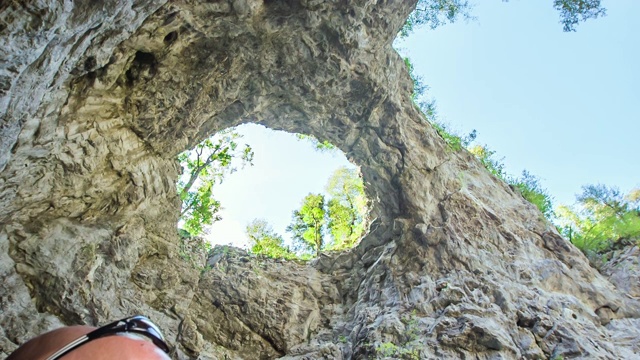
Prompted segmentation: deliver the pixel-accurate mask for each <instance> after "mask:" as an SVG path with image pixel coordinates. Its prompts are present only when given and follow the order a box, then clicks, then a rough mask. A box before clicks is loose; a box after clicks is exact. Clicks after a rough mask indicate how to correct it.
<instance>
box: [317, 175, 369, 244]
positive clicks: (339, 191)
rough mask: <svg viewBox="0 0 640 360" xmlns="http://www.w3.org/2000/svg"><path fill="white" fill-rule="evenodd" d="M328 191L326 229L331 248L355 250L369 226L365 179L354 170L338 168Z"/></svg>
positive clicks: (331, 178)
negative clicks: (330, 239) (330, 240)
mask: <svg viewBox="0 0 640 360" xmlns="http://www.w3.org/2000/svg"><path fill="white" fill-rule="evenodd" d="M326 191H327V193H328V194H329V195H330V196H331V198H330V200H329V202H328V203H327V204H328V206H327V216H328V225H327V227H328V231H329V233H330V235H331V238H332V242H331V244H330V246H329V248H330V249H331V250H344V249H348V248H352V247H354V246H355V245H356V243H357V242H358V240H359V239H360V237H361V236H362V234H363V233H364V229H365V226H366V225H367V222H366V214H367V211H368V206H367V205H368V204H367V198H366V196H365V194H364V183H363V182H362V178H360V176H359V174H358V173H357V171H356V170H355V169H347V168H346V167H342V168H339V169H337V170H336V171H335V172H334V173H333V174H332V175H331V177H330V178H329V181H328V182H327V186H326Z"/></svg>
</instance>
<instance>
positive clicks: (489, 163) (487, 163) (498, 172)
mask: <svg viewBox="0 0 640 360" xmlns="http://www.w3.org/2000/svg"><path fill="white" fill-rule="evenodd" d="M468 150H469V152H470V153H472V154H473V155H475V156H476V157H477V158H478V160H480V162H481V163H482V165H484V167H485V168H486V169H487V170H489V172H490V173H491V174H493V176H496V177H498V178H500V179H503V180H504V179H506V177H507V174H506V172H505V171H504V164H503V163H502V162H501V161H502V160H496V159H494V158H493V156H494V155H495V153H496V152H495V151H493V150H491V149H489V148H488V147H487V146H486V145H474V146H471V147H469V148H468Z"/></svg>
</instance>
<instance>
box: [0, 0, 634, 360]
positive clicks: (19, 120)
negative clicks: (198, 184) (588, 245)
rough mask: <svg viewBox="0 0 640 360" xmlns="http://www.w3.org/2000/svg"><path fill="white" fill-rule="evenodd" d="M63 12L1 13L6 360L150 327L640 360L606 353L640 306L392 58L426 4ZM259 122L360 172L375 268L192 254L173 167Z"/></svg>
mask: <svg viewBox="0 0 640 360" xmlns="http://www.w3.org/2000/svg"><path fill="white" fill-rule="evenodd" d="M46 5H47V6H45V7H43V8H46V9H48V10H47V11H35V10H34V9H35V8H37V6H36V5H35V4H34V5H32V6H31V7H29V6H24V7H23V6H21V5H15V4H12V5H9V6H7V7H5V8H4V9H3V8H2V7H0V11H1V12H2V14H3V19H5V22H8V25H10V26H6V27H5V28H4V29H3V30H2V33H1V34H2V39H3V44H6V45H7V46H6V47H5V48H10V49H12V52H13V53H12V54H10V55H11V56H9V55H4V56H6V58H7V61H6V63H7V64H9V65H6V66H5V65H2V66H3V68H2V74H1V75H2V78H1V79H2V84H3V90H2V93H1V94H0V95H2V99H1V100H0V103H2V104H4V105H6V106H4V110H3V111H4V112H3V121H4V123H3V127H2V128H1V129H0V139H1V141H0V144H2V156H1V157H0V169H2V170H1V172H0V194H1V195H0V199H1V200H0V224H1V225H2V227H1V230H0V257H2V258H1V259H0V264H2V267H1V268H0V276H1V277H2V280H3V281H2V285H0V296H1V297H2V305H1V306H2V312H0V324H1V327H2V329H3V332H0V343H1V344H3V345H2V348H3V349H5V350H4V351H5V352H10V351H11V349H13V348H15V346H17V345H16V344H19V343H21V342H23V341H24V340H26V339H28V338H30V337H32V336H34V335H35V334H37V333H39V332H42V331H43V330H45V329H49V328H52V327H55V326H59V325H61V324H62V323H67V324H70V323H89V324H97V323H104V322H107V321H109V320H111V319H114V318H118V317H122V316H126V315H129V314H132V313H145V314H149V315H151V316H152V317H153V319H154V320H156V321H157V322H158V323H159V325H160V326H161V328H163V329H165V331H166V335H167V338H168V339H169V341H170V342H172V343H173V344H179V346H178V349H179V350H178V355H177V356H178V357H183V358H189V357H190V358H197V357H198V356H200V357H201V358H223V357H224V356H229V357H230V358H258V357H259V358H276V357H281V356H285V355H288V356H289V358H295V357H296V356H298V357H300V358H302V357H305V356H306V357H305V358H363V359H364V358H371V357H375V356H376V347H377V346H378V345H380V344H385V343H393V344H395V345H396V346H399V347H402V348H405V349H407V351H409V350H410V351H414V350H416V349H417V351H418V354H419V356H420V357H424V358H429V357H433V358H438V357H463V356H476V355H477V356H478V357H480V358H491V357H495V356H498V355H502V356H503V357H505V358H522V357H524V358H536V357H537V356H539V357H550V356H552V355H556V354H567V355H571V354H574V355H576V354H577V355H581V356H594V357H597V356H602V357H605V358H607V357H608V358H620V357H622V358H623V357H626V356H627V355H628V354H631V353H632V351H638V348H637V346H638V345H637V343H634V341H633V338H632V339H631V340H630V339H629V338H626V339H623V338H620V339H617V340H615V339H612V338H610V337H609V336H614V335H615V334H617V332H616V331H618V332H627V333H631V334H638V333H640V330H638V329H639V328H640V326H639V325H638V323H636V322H634V321H635V320H633V319H635V318H637V317H638V315H640V310H639V309H640V306H639V305H638V302H637V301H634V300H632V299H628V298H626V297H624V296H621V295H620V294H619V293H618V292H617V291H616V289H615V288H614V287H613V286H612V285H611V284H610V283H609V282H608V281H607V280H606V279H605V278H603V277H602V276H601V275H600V274H598V273H597V271H595V270H593V269H592V268H591V267H589V265H588V263H587V261H586V259H585V258H584V257H583V256H582V254H581V253H580V252H579V251H578V250H576V249H575V248H574V247H573V246H571V245H570V244H568V243H567V242H566V241H565V240H563V239H562V238H560V237H559V235H558V234H557V232H556V231H555V229H554V228H553V226H552V225H551V224H549V223H547V222H546V221H545V220H544V219H543V217H542V215H541V214H540V213H539V212H538V211H537V210H536V209H535V207H533V206H532V205H531V204H528V203H527V202H526V201H525V200H524V199H522V197H521V196H520V195H518V194H517V193H515V192H514V191H513V190H511V189H510V188H509V187H508V186H507V185H505V184H504V183H502V182H501V181H499V180H497V179H495V178H493V177H491V176H490V175H489V174H488V173H487V171H486V170H484V168H482V166H481V165H480V164H479V163H478V162H477V161H476V160H475V159H474V158H473V157H472V156H471V155H469V154H468V153H466V152H456V151H452V150H450V149H449V148H448V147H447V146H446V144H445V143H444V141H443V140H442V139H441V138H440V137H439V136H438V135H437V133H436V132H435V131H434V129H433V128H432V127H431V126H430V125H429V124H428V122H426V120H425V119H424V117H423V115H422V114H421V113H420V112H419V111H418V110H417V109H416V107H415V106H414V104H413V102H412V100H411V98H410V92H411V89H412V83H411V79H410V78H409V75H408V74H407V71H406V68H405V65H404V62H403V61H402V59H401V58H400V57H399V56H398V54H397V53H396V52H395V51H394V50H393V48H392V47H391V41H392V40H393V38H394V35H395V34H396V33H397V30H398V29H399V28H400V26H401V25H402V24H403V22H404V19H405V18H406V16H407V15H408V13H409V12H410V11H411V9H412V7H413V6H414V5H415V4H412V3H403V2H380V3H371V2H349V3H344V2H318V1H301V2H287V1H264V2H262V1H252V0H235V1H221V2H206V3H205V2H200V1H175V2H168V3H164V2H162V1H144V2H135V3H130V2H128V1H112V2H109V3H106V4H103V5H100V6H97V5H90V4H89V3H87V4H84V5H83V4H75V5H69V6H71V7H69V8H64V7H63V6H62V5H60V4H59V3H57V2H51V3H50V4H46ZM94 6H95V7H94ZM36 35H37V36H36ZM5 84H6V86H5ZM247 122H254V123H259V124H263V125H265V126H268V127H270V128H273V129H277V130H285V131H290V132H297V133H306V134H311V135H313V136H315V137H317V138H319V139H321V140H329V141H330V142H331V143H333V144H335V145H336V146H338V147H339V148H340V149H341V150H343V151H344V152H345V153H346V154H347V156H348V157H349V159H350V160H352V161H353V162H355V163H356V164H358V165H359V166H360V167H361V170H362V173H363V176H364V178H365V182H366V184H367V195H368V197H369V198H370V199H373V200H374V204H373V210H372V215H373V217H374V218H375V221H374V222H373V223H372V225H371V229H370V233H369V234H368V235H367V237H366V238H365V239H364V240H363V241H362V243H361V244H360V245H359V246H358V247H357V248H355V249H353V250H352V251H349V252H347V253H343V254H327V255H324V256H322V257H321V258H320V259H318V260H316V261H314V262H312V263H311V264H306V265H302V264H296V263H291V262H280V261H273V260H266V259H258V258H255V257H251V256H248V255H247V254H244V253H242V252H241V251H238V250H233V249H231V250H228V249H227V250H225V251H222V250H220V251H218V252H216V253H215V254H214V255H213V256H212V257H211V258H209V259H208V260H207V261H208V263H209V265H210V266H211V268H212V269H211V270H209V271H201V269H197V268H194V267H193V266H191V264H190V263H187V262H185V261H184V260H183V259H182V258H181V257H180V256H179V249H178V242H179V240H178V238H177V235H176V233H175V228H176V222H177V217H178V213H179V205H180V204H179V199H178V198H177V195H176V192H175V183H176V180H177V177H178V170H179V169H178V165H177V163H176V160H175V157H176V155H177V154H178V153H180V152H181V151H183V150H185V149H188V148H190V147H193V146H194V145H195V144H196V143H198V142H199V141H201V140H203V139H205V138H207V137H209V136H210V135H212V134H214V133H215V132H217V131H219V130H222V129H225V128H227V127H231V126H236V125H239V124H241V123H247ZM203 261H205V259H203ZM605 324H613V325H609V327H608V328H607V327H605V326H604V325H605ZM616 329H617V330H616ZM585 339H589V341H586V340H585ZM634 346H635V348H634Z"/></svg>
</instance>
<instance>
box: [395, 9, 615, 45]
mask: <svg viewBox="0 0 640 360" xmlns="http://www.w3.org/2000/svg"><path fill="white" fill-rule="evenodd" d="M508 1H509V0H503V2H508ZM553 7H554V9H556V10H557V11H558V12H559V13H560V24H562V29H563V31H566V32H570V31H576V27H577V25H578V24H579V23H581V22H584V21H587V20H589V19H596V18H598V17H601V16H605V15H606V13H607V10H606V9H605V8H604V7H602V5H601V0H553ZM472 10H473V5H471V4H470V3H469V1H468V0H418V4H417V5H416V9H415V10H414V11H413V12H412V13H411V14H410V15H409V17H408V18H407V21H406V22H405V24H404V26H403V27H402V29H401V30H400V33H399V34H398V35H399V36H400V37H405V36H408V35H409V34H410V33H411V32H412V31H413V30H414V29H416V28H418V27H420V26H429V27H430V28H431V29H435V28H437V27H438V26H440V25H444V24H446V23H452V22H454V21H457V20H458V19H459V18H463V19H465V20H469V19H474V17H473V15H472V14H471V13H472Z"/></svg>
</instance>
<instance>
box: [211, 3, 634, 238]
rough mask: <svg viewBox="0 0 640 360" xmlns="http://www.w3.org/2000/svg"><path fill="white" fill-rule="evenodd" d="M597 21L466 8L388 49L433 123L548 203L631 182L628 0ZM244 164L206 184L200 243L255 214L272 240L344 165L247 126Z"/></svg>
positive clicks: (233, 232) (337, 157) (239, 231)
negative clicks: (433, 111) (464, 138)
mask: <svg viewBox="0 0 640 360" xmlns="http://www.w3.org/2000/svg"><path fill="white" fill-rule="evenodd" d="M603 5H604V6H606V7H607V10H608V15H607V16H606V17H604V18H600V19H596V20H589V21H587V22H586V23H582V24H580V25H579V26H578V28H577V30H578V31H577V32H574V33H564V32H562V25H561V24H559V23H558V21H559V17H558V13H557V12H556V11H555V10H554V9H553V7H552V1H551V0H548V1H537V0H521V1H517V0H511V1H509V2H507V3H505V2H501V1H497V0H495V1H486V0H483V1H476V5H475V8H474V10H473V15H474V16H476V17H477V20H475V21H470V22H464V21H460V22H458V23H455V24H449V25H445V26H443V27H440V28H438V29H436V30H430V29H419V30H417V31H416V32H414V33H413V34H412V35H411V36H410V37H409V38H408V39H406V40H404V41H402V42H400V43H399V44H398V45H399V46H400V47H402V48H403V50H402V52H403V53H405V54H408V55H409V57H410V58H411V60H412V62H413V63H414V66H415V71H416V73H417V74H418V75H419V76H421V77H422V78H423V80H424V82H425V83H426V84H428V85H429V86H430V90H429V93H430V95H431V96H432V97H433V98H435V100H436V104H437V108H438V113H439V115H440V119H441V120H442V121H443V122H445V123H447V124H449V125H450V126H451V128H452V129H454V130H456V131H458V132H460V133H462V134H465V133H469V132H470V131H471V130H473V129H475V130H477V131H478V142H479V143H481V144H487V145H488V146H489V147H490V148H491V149H493V150H495V151H496V152H497V156H498V158H501V157H503V158H504V159H503V162H504V164H505V166H506V170H507V171H508V172H509V173H511V174H514V175H518V174H519V173H520V172H521V171H522V170H523V169H527V170H528V171H529V172H531V173H532V174H534V175H536V176H538V177H539V178H540V179H541V182H542V185H543V186H544V187H546V188H547V189H548V191H549V193H550V194H551V195H552V196H553V197H554V198H555V200H556V201H555V204H556V205H557V204H571V203H573V201H574V198H575V194H576V193H579V192H580V187H581V186H582V185H586V184H595V183H603V184H606V185H614V186H618V187H620V189H621V190H623V191H625V192H626V191H628V190H630V189H631V188H633V187H637V186H640V166H638V163H639V161H638V160H637V158H638V155H637V153H638V139H639V137H640V90H639V89H638V87H639V84H640V65H638V64H640V22H638V21H637V14H640V1H637V0H609V1H603ZM240 131H241V133H243V134H244V135H245V138H244V140H245V141H246V142H247V143H249V144H250V145H251V146H252V147H253V148H254V150H255V159H254V164H255V166H253V167H249V168H245V169H243V170H239V171H238V172H237V173H235V174H232V175H230V176H229V177H227V179H226V180H225V182H224V183H223V184H222V185H220V186H219V187H217V188H216V194H217V195H216V196H217V198H218V199H219V200H220V201H221V203H222V205H223V207H224V210H223V211H222V213H221V215H222V217H223V221H221V222H219V223H216V224H214V226H213V228H212V229H211V234H210V235H209V238H210V239H211V240H212V241H213V242H216V243H233V244H235V245H238V246H242V245H243V244H244V243H245V237H244V227H245V226H246V224H247V223H248V222H249V221H251V220H252V219H254V218H258V217H259V218H265V219H266V220H268V221H269V222H270V223H271V224H272V225H273V227H274V229H275V230H276V231H277V232H279V233H281V234H283V235H286V234H284V228H285V227H286V225H287V224H288V223H289V221H290V218H291V211H293V210H294V209H295V208H296V207H297V206H298V205H299V203H300V201H301V200H302V198H303V197H304V196H305V195H306V194H308V193H309V192H320V191H322V190H323V187H324V184H325V182H326V181H327V179H328V177H329V176H330V175H331V173H332V172H333V171H334V170H335V169H336V168H338V167H340V166H343V165H345V164H348V162H347V161H346V159H345V158H344V156H343V155H342V154H327V153H318V152H316V151H315V150H314V149H313V147H312V146H311V145H310V144H309V143H307V142H303V141H298V140H297V139H296V138H295V137H294V136H293V135H290V134H286V133H282V132H274V131H270V130H266V129H264V128H262V127H259V126H256V125H251V126H246V127H243V128H242V129H241V130H240Z"/></svg>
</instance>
